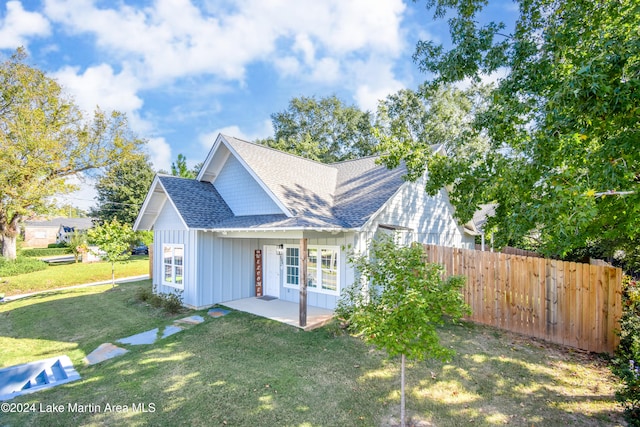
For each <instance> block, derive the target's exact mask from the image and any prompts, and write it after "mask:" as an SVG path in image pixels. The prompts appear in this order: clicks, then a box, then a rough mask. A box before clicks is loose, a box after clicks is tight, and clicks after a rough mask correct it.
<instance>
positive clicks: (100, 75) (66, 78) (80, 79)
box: [52, 64, 143, 115]
mask: <svg viewBox="0 0 640 427" xmlns="http://www.w3.org/2000/svg"><path fill="white" fill-rule="evenodd" d="M52 76H53V77H54V78H56V79H57V80H58V82H59V83H60V84H61V85H62V86H63V87H64V88H65V90H67V91H68V92H69V93H70V94H71V95H73V97H74V99H75V101H76V104H77V105H78V106H79V107H80V108H81V109H83V110H84V111H87V112H92V111H94V110H95V108H96V106H100V108H101V109H102V110H105V111H111V110H118V111H121V112H125V113H127V114H128V115H133V113H134V112H135V111H136V110H138V109H140V108H141V107H142V104H143V101H142V99H141V98H140V97H139V96H137V94H136V93H137V91H138V89H139V87H138V82H137V80H136V78H135V77H134V76H133V75H132V74H131V73H130V72H129V71H128V70H127V69H124V70H123V71H121V72H120V73H119V74H115V73H114V71H113V68H112V67H111V66H110V65H108V64H100V65H97V66H94V67H89V68H87V69H86V70H85V71H84V72H80V70H79V68H78V67H68V66H67V67H64V68H62V69H60V70H58V71H57V72H55V73H53V74H52Z"/></svg>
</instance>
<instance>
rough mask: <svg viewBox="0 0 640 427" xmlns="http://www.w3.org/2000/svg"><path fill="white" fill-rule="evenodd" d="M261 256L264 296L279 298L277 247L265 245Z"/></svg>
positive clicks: (278, 258) (278, 257) (278, 256)
mask: <svg viewBox="0 0 640 427" xmlns="http://www.w3.org/2000/svg"><path fill="white" fill-rule="evenodd" d="M263 254H264V260H263V262H264V265H263V267H262V268H263V271H264V294H265V295H269V296H272V297H276V298H280V255H278V253H277V247H276V246H271V245H265V247H264V251H263Z"/></svg>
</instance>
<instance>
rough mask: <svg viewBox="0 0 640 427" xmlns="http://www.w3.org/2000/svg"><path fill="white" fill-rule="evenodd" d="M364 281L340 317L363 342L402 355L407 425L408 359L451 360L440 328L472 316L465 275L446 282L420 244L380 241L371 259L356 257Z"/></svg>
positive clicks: (351, 291) (346, 296)
mask: <svg viewBox="0 0 640 427" xmlns="http://www.w3.org/2000/svg"><path fill="white" fill-rule="evenodd" d="M349 262H350V263H351V264H353V265H354V266H355V268H356V269H357V271H358V273H359V274H360V281H356V282H355V283H354V285H352V287H351V288H350V289H348V290H347V292H346V293H345V294H344V297H343V298H341V300H340V303H339V308H338V313H340V314H343V315H345V314H346V320H347V322H348V323H349V326H350V328H351V329H352V330H353V331H355V332H356V333H358V334H361V335H362V337H363V339H364V340H365V341H367V342H369V343H372V344H374V345H375V346H377V347H380V348H382V349H384V350H386V351H387V353H388V354H389V356H390V357H393V356H398V355H401V356H402V371H401V376H402V381H401V386H402V390H401V396H402V397H401V414H402V415H401V422H402V423H403V424H402V425H404V359H405V357H407V358H409V359H414V360H424V359H427V358H431V357H433V358H439V359H446V358H448V357H450V356H452V355H453V351H452V350H451V349H448V348H446V347H444V346H442V345H441V344H440V341H439V338H438V332H437V329H436V326H438V325H442V324H444V323H445V321H446V320H452V321H455V320H457V319H459V318H461V317H462V316H463V315H465V314H466V313H468V312H469V308H468V306H467V305H466V304H465V303H464V300H463V297H462V293H461V288H462V287H463V286H464V281H465V278H464V277H461V276H453V277H449V278H447V279H445V280H443V279H442V273H443V267H442V266H440V265H438V264H433V263H428V262H427V259H426V256H425V251H424V248H423V247H422V246H421V245H419V244H413V245H411V246H409V247H402V246H398V245H397V244H396V243H395V242H394V240H393V237H391V236H380V237H379V238H378V239H376V240H374V241H373V242H372V245H371V253H370V254H360V255H356V254H353V253H352V254H350V255H349Z"/></svg>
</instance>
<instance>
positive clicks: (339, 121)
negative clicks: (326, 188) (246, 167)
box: [256, 95, 376, 163]
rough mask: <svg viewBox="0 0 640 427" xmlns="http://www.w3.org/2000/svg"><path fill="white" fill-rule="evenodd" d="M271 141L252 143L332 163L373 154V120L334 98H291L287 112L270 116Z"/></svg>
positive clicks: (362, 112) (368, 113)
mask: <svg viewBox="0 0 640 427" xmlns="http://www.w3.org/2000/svg"><path fill="white" fill-rule="evenodd" d="M271 121H272V123H273V128H274V130H275V135H274V138H267V139H265V140H258V141H256V142H258V143H260V144H264V145H267V146H269V147H273V148H277V149H279V150H283V151H286V152H289V153H292V154H296V155H299V156H302V157H306V158H309V159H312V160H317V161H320V162H323V163H333V162H338V161H342V160H348V159H354V158H358V157H363V156H368V155H371V154H373V152H374V148H375V146H376V139H375V137H374V135H373V132H372V130H371V125H372V122H373V117H372V115H371V113H370V112H368V111H367V112H364V111H361V110H360V109H358V108H357V107H355V106H352V105H345V104H344V103H343V102H342V101H341V100H340V99H339V98H338V97H336V96H335V95H334V96H329V97H326V98H320V99H316V98H315V97H309V98H308V97H300V98H292V99H291V100H290V101H289V107H288V109H287V110H285V111H282V112H279V113H274V114H272V115H271Z"/></svg>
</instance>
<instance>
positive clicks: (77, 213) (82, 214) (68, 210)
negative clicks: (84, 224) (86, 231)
mask: <svg viewBox="0 0 640 427" xmlns="http://www.w3.org/2000/svg"><path fill="white" fill-rule="evenodd" d="M47 216H50V217H54V218H55V217H60V216H61V217H65V218H86V217H87V216H88V215H87V212H86V211H84V210H83V209H80V208H79V207H77V206H73V205H71V204H70V203H62V204H61V205H58V206H50V207H49V209H48V210H47Z"/></svg>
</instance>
